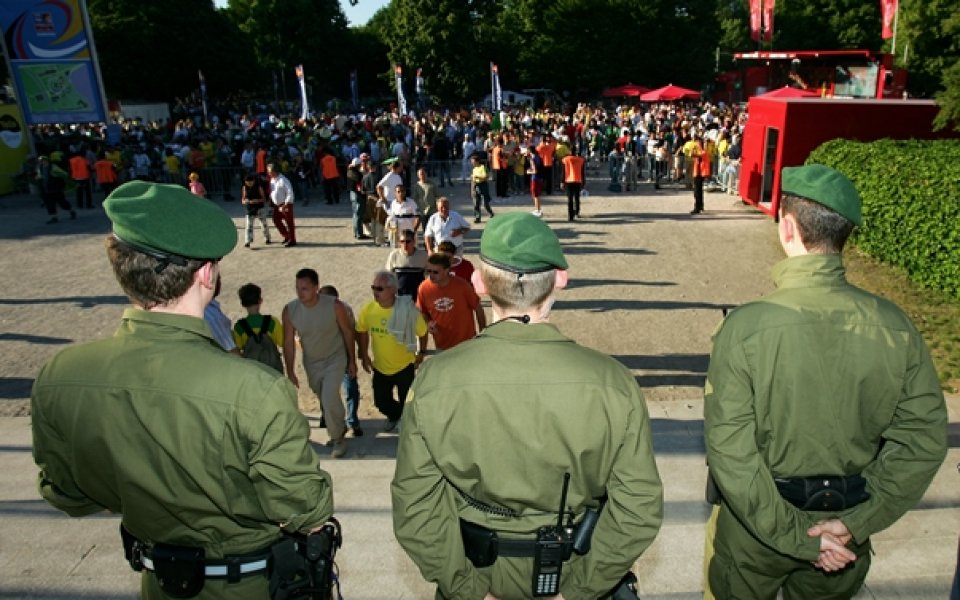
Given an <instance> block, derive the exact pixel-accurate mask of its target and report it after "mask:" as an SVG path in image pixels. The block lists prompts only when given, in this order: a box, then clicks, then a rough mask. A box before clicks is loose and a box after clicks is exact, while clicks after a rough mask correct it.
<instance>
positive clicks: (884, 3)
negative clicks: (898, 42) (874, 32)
mask: <svg viewBox="0 0 960 600" xmlns="http://www.w3.org/2000/svg"><path fill="white" fill-rule="evenodd" d="M880 13H881V15H882V22H883V29H882V31H881V36H882V37H883V39H885V40H889V39H890V38H892V37H893V35H894V22H895V21H896V18H897V0H880Z"/></svg>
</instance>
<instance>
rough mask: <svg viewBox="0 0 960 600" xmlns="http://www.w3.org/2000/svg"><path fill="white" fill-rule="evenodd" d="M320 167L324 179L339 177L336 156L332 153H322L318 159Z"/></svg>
mask: <svg viewBox="0 0 960 600" xmlns="http://www.w3.org/2000/svg"><path fill="white" fill-rule="evenodd" d="M320 169H321V170H322V171H323V178H324V179H336V178H338V177H340V172H339V171H337V157H336V156H334V155H332V154H327V155H324V157H323V158H322V159H320Z"/></svg>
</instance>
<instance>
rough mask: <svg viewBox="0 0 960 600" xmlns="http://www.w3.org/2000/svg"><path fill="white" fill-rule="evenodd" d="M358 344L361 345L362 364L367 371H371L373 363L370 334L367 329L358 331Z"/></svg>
mask: <svg viewBox="0 0 960 600" xmlns="http://www.w3.org/2000/svg"><path fill="white" fill-rule="evenodd" d="M357 345H358V346H360V364H361V365H362V366H363V370H364V371H366V372H367V373H370V372H371V368H372V363H371V362H370V354H369V349H370V334H369V333H367V332H366V331H358V332H357Z"/></svg>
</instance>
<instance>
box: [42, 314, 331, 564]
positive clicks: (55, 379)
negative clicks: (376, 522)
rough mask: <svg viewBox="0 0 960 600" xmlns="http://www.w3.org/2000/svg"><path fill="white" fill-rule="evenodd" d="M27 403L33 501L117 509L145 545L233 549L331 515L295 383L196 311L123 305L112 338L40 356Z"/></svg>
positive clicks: (259, 544) (220, 552) (78, 510)
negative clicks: (223, 342)
mask: <svg viewBox="0 0 960 600" xmlns="http://www.w3.org/2000/svg"><path fill="white" fill-rule="evenodd" d="M32 410H33V413H32V416H33V455H34V460H35V461H36V462H37V464H38V465H39V466H40V477H39V486H40V494H41V495H42V496H43V498H44V499H46V500H47V501H48V502H49V503H50V504H52V505H53V506H55V507H56V508H58V509H60V510H62V511H64V512H66V513H67V514H69V515H71V516H83V515H88V514H92V513H96V512H99V511H102V510H109V511H111V512H114V513H120V514H122V515H123V523H124V526H125V527H126V528H127V529H128V530H129V531H130V532H131V533H133V534H134V535H135V536H137V537H138V538H140V539H141V540H144V541H146V542H151V543H152V542H166V543H171V544H180V545H188V546H200V547H202V548H204V549H205V550H206V553H207V556H208V557H218V556H224V555H229V554H241V553H245V552H251V551H254V550H257V549H260V548H263V547H264V546H267V545H269V544H270V543H272V542H273V541H275V540H277V539H278V538H279V537H280V534H281V531H280V530H281V527H282V528H284V529H287V530H298V529H302V528H307V527H311V526H315V525H319V524H321V523H323V522H324V521H325V520H327V518H329V517H330V515H331V514H332V513H333V494H332V491H331V487H330V486H331V482H330V476H329V475H328V474H327V473H325V472H324V471H322V470H321V469H320V468H319V467H318V463H317V457H316V454H315V453H314V451H313V449H312V448H311V446H310V443H309V439H308V437H309V426H308V424H307V421H306V420H305V419H304V417H303V416H302V415H301V414H300V412H299V410H298V409H297V400H296V392H295V391H294V388H293V386H292V385H291V384H290V382H289V381H288V380H287V379H286V378H285V377H282V376H281V375H279V374H278V373H277V372H276V371H273V370H272V369H269V368H267V367H265V366H263V365H260V364H257V363H254V362H253V361H249V360H245V359H242V358H240V357H237V356H234V355H231V354H228V353H226V352H224V351H223V350H222V349H221V348H220V346H218V345H217V343H216V341H214V340H213V338H212V335H211V334H210V331H209V329H208V328H207V325H206V324H205V323H204V322H203V320H202V319H197V318H194V317H189V316H181V315H172V314H163V313H155V312H148V311H143V310H136V309H127V310H126V311H125V312H124V314H123V320H122V322H121V324H120V328H119V329H118V330H117V332H116V334H115V335H114V337H112V338H108V339H104V340H99V341H95V342H91V343H88V344H83V345H79V346H75V347H72V348H68V349H66V350H64V351H62V352H60V353H59V354H58V355H57V356H55V357H54V358H53V359H52V360H51V361H50V362H49V363H47V365H46V366H45V367H44V368H43V370H42V371H41V372H40V375H39V376H38V377H37V380H36V383H35V384H34V388H33V398H32Z"/></svg>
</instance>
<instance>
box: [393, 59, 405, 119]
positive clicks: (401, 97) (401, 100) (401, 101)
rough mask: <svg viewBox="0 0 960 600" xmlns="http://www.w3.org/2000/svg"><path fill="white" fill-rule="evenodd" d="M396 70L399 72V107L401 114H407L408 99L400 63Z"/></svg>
mask: <svg viewBox="0 0 960 600" xmlns="http://www.w3.org/2000/svg"><path fill="white" fill-rule="evenodd" d="M395 71H396V74H397V109H398V110H399V111H400V114H401V115H405V114H407V99H406V98H405V97H404V95H403V69H401V68H400V65H397V68H396V70H395Z"/></svg>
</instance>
